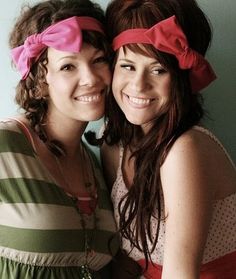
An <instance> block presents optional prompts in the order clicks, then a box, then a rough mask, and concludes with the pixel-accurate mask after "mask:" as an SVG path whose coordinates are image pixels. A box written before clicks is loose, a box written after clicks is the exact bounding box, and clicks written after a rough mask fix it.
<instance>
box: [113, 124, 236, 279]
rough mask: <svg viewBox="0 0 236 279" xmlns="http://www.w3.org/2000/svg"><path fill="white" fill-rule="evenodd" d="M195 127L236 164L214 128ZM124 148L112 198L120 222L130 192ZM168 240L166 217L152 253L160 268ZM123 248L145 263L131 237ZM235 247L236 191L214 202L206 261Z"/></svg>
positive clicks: (216, 257) (205, 252) (123, 243)
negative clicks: (124, 172) (124, 171)
mask: <svg viewBox="0 0 236 279" xmlns="http://www.w3.org/2000/svg"><path fill="white" fill-rule="evenodd" d="M193 129H197V130H199V131H201V132H202V133H204V134H206V135H208V136H209V137H211V138H212V139H213V140H214V141H215V142H216V143H217V144H219V145H220V146H221V148H222V149H223V150H224V152H225V154H226V155H227V157H228V158H229V160H230V161H231V163H232V165H233V166H234V168H235V165H234V163H233V161H232V160H231V158H230V157H229V155H228V154H227V152H226V150H225V149H224V147H223V146H222V144H221V143H220V142H219V140H218V139H216V137H215V136H214V135H213V134H212V133H211V132H209V131H208V130H206V129H205V128H202V127H199V126H194V127H193ZM123 152H124V148H123V147H122V146H120V162H119V166H118V170H117V178H116V181H115V182H114V184H113V188H112V193H111V198H112V201H113V206H114V215H115V219H116V223H117V225H118V224H119V212H118V204H119V202H120V200H121V198H122V197H123V196H124V195H125V194H127V192H128V189H127V187H126V185H125V182H124V179H123V175H122V168H121V166H122V160H123ZM235 169H236V168H235ZM162 198H163V197H162ZM161 211H162V216H163V217H164V210H163V202H162V210H161ZM152 227H153V228H154V229H155V228H156V220H155V219H154V218H152ZM164 242H165V221H164V220H163V221H161V222H160V231H159V237H158V242H157V246H156V249H155V250H154V251H153V253H152V255H151V257H152V260H153V262H154V263H155V264H156V265H157V266H159V268H160V266H161V265H162V264H163V256H164ZM149 244H150V243H149ZM122 248H123V249H124V250H125V251H126V252H127V253H128V254H129V256H130V257H131V258H133V259H134V260H136V261H138V262H142V263H144V255H143V253H142V252H140V251H139V250H138V249H137V248H131V245H130V242H129V240H127V239H125V238H122ZM235 251H236V193H234V194H232V195H230V196H228V197H226V198H224V199H220V200H216V201H215V202H214V205H213V216H212V221H211V224H210V229H209V233H208V237H207V242H206V246H205V249H204V255H203V260H202V264H206V263H209V262H211V261H214V260H216V259H218V258H220V257H222V256H225V255H230V254H231V253H234V252H235ZM234 263H235V266H236V254H234ZM150 266H152V265H150ZM235 270H236V268H235ZM147 278H149V277H147ZM150 278H152V277H150ZM155 278H157V277H155ZM158 278H159V277H158ZM214 278H215V277H214ZM217 278H218V277H217ZM219 278H221V277H219ZM224 278H226V277H224ZM229 278H230V279H231V278H232V279H233V277H229ZM235 278H236V277H235ZM222 279H223V277H222Z"/></svg>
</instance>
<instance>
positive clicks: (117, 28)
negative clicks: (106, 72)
mask: <svg viewBox="0 0 236 279" xmlns="http://www.w3.org/2000/svg"><path fill="white" fill-rule="evenodd" d="M172 15H175V16H176V17H177V20H178V22H179V24H180V25H181V27H182V29H183V31H184V33H185V35H186V37H187V39H188V42H189V45H190V47H191V48H193V49H194V50H196V51H198V52H199V53H201V54H202V55H205V52H206V50H207V48H208V46H209V44H210V41H211V28H210V25H209V23H208V20H207V18H206V17H205V15H204V13H203V12H202V10H201V9H200V8H199V7H198V5H197V3H196V1H194V0H187V1H186V0H113V1H111V2H110V4H109V5H108V8H107V11H106V18H107V27H108V28H107V29H108V30H107V32H108V36H109V39H110V41H112V40H113V38H114V37H115V36H117V35H118V34H119V33H121V32H122V31H124V30H127V29H130V28H150V27H151V26H153V25H154V24H156V23H157V22H159V21H161V20H163V19H166V18H168V17H170V16H172ZM126 48H129V49H131V50H132V51H134V52H138V53H141V54H145V55H147V56H151V57H155V58H156V59H157V60H158V61H159V62H160V63H161V64H162V65H163V66H164V67H165V69H167V70H168V71H169V72H170V74H171V98H170V101H169V103H168V104H167V105H166V106H165V107H163V108H162V114H161V115H159V116H158V117H157V118H156V119H155V120H154V123H153V126H152V128H151V129H150V131H149V132H148V133H147V134H145V135H144V134H143V132H142V130H141V128H140V126H137V125H133V124H131V123H129V122H128V121H127V119H126V118H125V115H124V113H123V112H122V111H121V109H120V108H119V107H118V105H117V103H116V101H115V99H114V97H113V94H112V93H110V94H109V95H108V97H107V103H106V115H105V120H106V129H105V131H104V135H103V139H104V140H105V142H106V143H107V144H108V145H114V144H118V143H119V142H121V143H122V145H123V146H124V147H125V148H130V150H132V155H131V156H132V157H134V159H135V165H134V166H135V174H134V179H133V183H132V187H130V190H129V191H128V193H127V195H125V196H124V197H123V198H122V200H121V201H120V204H119V214H120V223H119V228H120V233H121V234H122V236H123V237H124V238H127V239H129V240H130V241H131V244H132V245H133V247H136V248H137V249H139V250H140V251H142V252H143V253H144V255H145V259H146V268H147V264H148V261H149V260H150V261H151V253H152V252H153V251H154V249H155V247H156V244H157V241H158V235H159V227H160V220H161V219H163V218H165V217H166V216H164V215H163V214H162V212H163V211H162V209H163V208H164V205H163V198H162V186H161V180H160V168H161V166H162V164H163V162H164V160H165V158H166V156H167V154H168V152H169V150H170V148H171V146H172V145H173V144H174V142H175V140H176V139H177V138H178V137H179V136H180V135H181V134H182V133H184V132H185V131H186V130H188V129H189V128H191V127H192V126H193V125H195V124H198V123H199V121H200V120H201V118H202V117H203V115H204V112H203V108H202V98H201V95H200V94H192V93H191V87H190V81H189V71H188V70H181V69H180V68H179V66H178V61H177V59H176V58H175V57H174V56H172V55H170V54H167V53H163V52H160V51H158V50H156V49H155V48H154V47H153V46H152V45H148V44H142V46H141V47H140V45H137V44H129V45H126V46H125V47H124V49H126ZM173 187H174V185H173ZM153 218H154V219H156V220H157V226H156V227H155V229H153V228H152V220H153ZM176 229H177V228H176ZM148 242H149V243H151V246H150V244H149V245H148Z"/></svg>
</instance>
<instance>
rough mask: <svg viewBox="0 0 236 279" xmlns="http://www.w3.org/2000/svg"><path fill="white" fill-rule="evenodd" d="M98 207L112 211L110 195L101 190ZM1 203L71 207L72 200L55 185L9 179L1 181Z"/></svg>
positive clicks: (24, 179)
mask: <svg viewBox="0 0 236 279" xmlns="http://www.w3.org/2000/svg"><path fill="white" fill-rule="evenodd" d="M98 196H99V200H98V206H99V208H101V209H107V210H111V202H110V198H109V194H108V192H107V191H106V190H103V189H99V192H98ZM0 201H2V202H5V203H46V204H56V205H65V206H71V205H73V204H74V203H73V202H72V198H70V197H69V196H67V195H66V194H65V192H64V190H63V189H61V188H60V187H59V186H57V185H55V184H53V183H49V182H48V183H47V182H45V181H41V180H35V179H26V178H8V179H1V180H0Z"/></svg>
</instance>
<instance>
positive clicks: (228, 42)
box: [0, 0, 236, 171]
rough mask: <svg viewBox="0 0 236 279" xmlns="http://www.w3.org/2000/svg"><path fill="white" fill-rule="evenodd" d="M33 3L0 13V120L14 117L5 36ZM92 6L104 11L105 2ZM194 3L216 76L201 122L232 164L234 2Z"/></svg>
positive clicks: (13, 4) (17, 1)
mask: <svg viewBox="0 0 236 279" xmlns="http://www.w3.org/2000/svg"><path fill="white" fill-rule="evenodd" d="M186 1H187V0H186ZM36 2H38V1H36V0H31V1H24V0H11V1H8V2H7V3H5V4H4V8H2V9H1V10H0V49H1V51H0V63H1V64H0V84H1V90H0V118H4V117H7V116H10V115H15V114H16V113H17V107H16V105H15V104H14V94H15V92H14V90H15V89H14V88H15V86H16V84H17V82H18V80H19V74H18V73H17V72H16V71H15V70H14V69H13V68H12V66H11V59H10V55H9V49H8V34H9V32H10V30H11V28H12V26H13V23H14V19H15V17H17V16H18V15H19V11H20V8H21V6H22V4H24V3H36ZM94 2H96V3H99V4H100V5H101V6H102V7H103V8H104V9H105V8H106V5H107V3H108V2H109V0H97V1H94ZM198 3H199V5H200V6H201V7H202V9H203V10H204V11H205V13H206V14H207V16H208V17H209V19H210V21H211V24H212V27H213V41H212V45H211V48H210V50H209V51H208V55H207V58H208V60H209V61H210V63H211V65H212V66H213V68H214V70H215V72H216V74H217V76H218V79H217V80H216V81H215V82H214V83H213V84H211V85H210V86H209V87H208V88H207V89H205V90H204V91H203V93H202V94H203V96H204V98H205V107H206V109H207V111H208V112H209V115H210V117H211V119H207V120H205V122H204V124H205V125H206V126H207V127H208V128H209V129H210V130H212V131H213V132H214V133H215V134H216V136H217V137H218V138H219V139H220V140H221V142H222V143H223V144H224V146H225V147H226V149H227V150H228V152H229V153H230V155H231V156H232V158H233V160H234V161H235V162H236V129H235V126H236V125H235V120H236V94H235V93H236V92H235V91H236V55H235V48H236V37H235V35H234V28H235V27H236V1H235V0H225V1H222V0H198ZM100 125H101V121H98V122H93V123H90V125H89V128H92V129H98V127H99V126H100ZM216 171H217V170H216Z"/></svg>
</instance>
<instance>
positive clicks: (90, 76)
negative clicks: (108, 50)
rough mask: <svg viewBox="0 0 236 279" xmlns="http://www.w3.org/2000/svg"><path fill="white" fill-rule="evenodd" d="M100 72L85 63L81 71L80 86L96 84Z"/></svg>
mask: <svg viewBox="0 0 236 279" xmlns="http://www.w3.org/2000/svg"><path fill="white" fill-rule="evenodd" d="M99 78H100V76H99V73H98V72H97V71H96V70H95V69H93V68H92V67H91V66H90V65H84V66H83V67H81V69H80V71H79V86H88V87H92V86H94V85H95V84H96V83H97V81H98V80H99Z"/></svg>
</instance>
